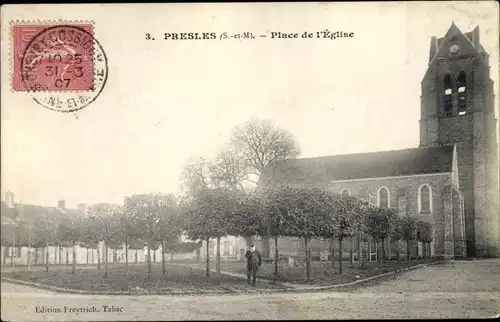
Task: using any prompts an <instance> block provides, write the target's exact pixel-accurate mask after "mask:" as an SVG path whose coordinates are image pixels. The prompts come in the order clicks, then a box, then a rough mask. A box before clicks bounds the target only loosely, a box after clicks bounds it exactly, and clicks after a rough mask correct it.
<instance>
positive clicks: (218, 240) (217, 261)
mask: <svg viewBox="0 0 500 322" xmlns="http://www.w3.org/2000/svg"><path fill="white" fill-rule="evenodd" d="M216 247H217V257H216V258H215V269H216V271H217V284H219V283H220V237H217V245H216Z"/></svg>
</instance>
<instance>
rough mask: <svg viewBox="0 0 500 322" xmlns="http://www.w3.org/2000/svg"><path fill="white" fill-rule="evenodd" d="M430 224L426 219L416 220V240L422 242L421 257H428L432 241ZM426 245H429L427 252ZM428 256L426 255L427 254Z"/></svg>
mask: <svg viewBox="0 0 500 322" xmlns="http://www.w3.org/2000/svg"><path fill="white" fill-rule="evenodd" d="M432 239H433V238H432V224H431V223H430V222H427V221H421V220H419V221H418V222H417V240H418V241H420V242H422V250H423V257H424V259H425V258H430V255H431V252H430V243H431V242H432ZM427 246H428V247H429V252H428V253H427ZM426 255H427V256H428V257H427V256H426Z"/></svg>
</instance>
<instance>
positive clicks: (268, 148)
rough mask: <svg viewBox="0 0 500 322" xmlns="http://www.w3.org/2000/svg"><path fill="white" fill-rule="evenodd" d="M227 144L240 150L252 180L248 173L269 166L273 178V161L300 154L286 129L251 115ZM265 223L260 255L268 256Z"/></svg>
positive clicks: (258, 172)
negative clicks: (250, 118) (252, 117)
mask: <svg viewBox="0 0 500 322" xmlns="http://www.w3.org/2000/svg"><path fill="white" fill-rule="evenodd" d="M231 145H232V147H233V148H234V150H235V151H236V152H237V153H238V154H240V155H241V156H242V158H243V160H244V162H245V166H246V170H247V171H246V172H247V176H246V178H245V179H246V180H248V181H250V182H254V183H256V181H253V180H252V179H251V177H257V180H258V178H260V177H261V175H262V173H263V172H264V171H265V170H266V169H268V168H272V169H273V171H272V177H273V178H272V179H274V174H275V171H274V169H275V167H276V163H277V162H278V161H280V160H285V159H288V158H294V157H296V156H298V155H299V154H300V150H299V147H298V145H297V143H296V142H295V140H294V138H293V136H292V134H291V133H289V132H288V131H285V130H283V129H280V128H278V127H277V126H275V125H274V124H273V123H272V122H271V121H270V120H257V119H252V120H249V121H247V122H246V123H244V124H243V125H242V126H239V127H237V128H235V130H234V133H233V136H232V138H231ZM270 230H271V227H268V232H267V234H266V236H262V237H263V238H262V242H263V247H264V249H263V254H262V255H263V257H264V258H265V259H269V258H270V245H269V235H270Z"/></svg>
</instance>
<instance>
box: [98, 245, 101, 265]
mask: <svg viewBox="0 0 500 322" xmlns="http://www.w3.org/2000/svg"><path fill="white" fill-rule="evenodd" d="M97 270H98V271H100V270H101V254H100V252H99V243H97Z"/></svg>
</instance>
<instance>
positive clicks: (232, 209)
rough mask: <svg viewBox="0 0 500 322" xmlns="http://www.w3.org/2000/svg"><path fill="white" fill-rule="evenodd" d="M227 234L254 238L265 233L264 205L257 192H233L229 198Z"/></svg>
mask: <svg viewBox="0 0 500 322" xmlns="http://www.w3.org/2000/svg"><path fill="white" fill-rule="evenodd" d="M229 197H230V198H229V201H228V204H227V206H228V209H227V210H228V212H227V216H228V218H227V232H228V234H229V235H233V236H241V237H252V236H256V235H262V234H263V233H264V231H265V228H266V226H265V223H266V218H265V216H264V215H263V214H262V211H263V204H262V200H261V198H260V196H259V195H257V193H256V192H255V191H252V190H250V191H247V192H243V191H233V192H232V193H231V194H230V196H229Z"/></svg>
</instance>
